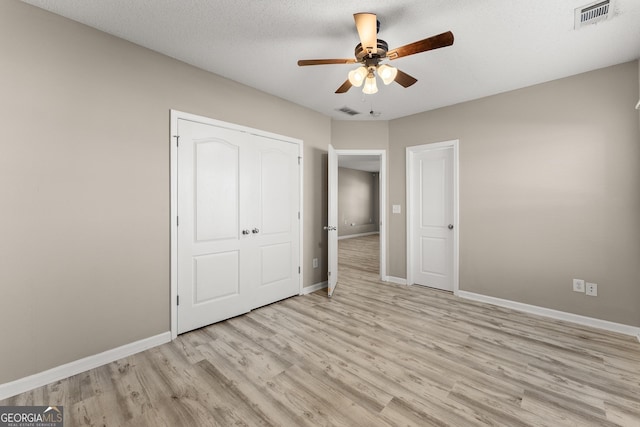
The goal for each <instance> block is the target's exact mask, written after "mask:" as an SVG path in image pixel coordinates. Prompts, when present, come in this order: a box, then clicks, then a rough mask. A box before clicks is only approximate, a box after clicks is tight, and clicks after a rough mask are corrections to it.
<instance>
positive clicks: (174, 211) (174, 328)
mask: <svg viewBox="0 0 640 427" xmlns="http://www.w3.org/2000/svg"><path fill="white" fill-rule="evenodd" d="M179 119H184V120H191V121H194V122H198V123H204V124H209V125H212V126H217V127H221V128H225V129H231V130H236V131H239V132H246V133H249V134H252V135H258V136H262V137H266V138H272V139H277V140H280V141H286V142H290V143H293V144H297V145H298V163H299V165H300V167H299V168H298V174H299V182H300V199H299V200H298V212H300V219H299V221H298V234H299V236H300V237H299V240H300V241H299V243H298V245H299V246H298V247H299V256H300V258H299V264H300V265H299V271H300V273H299V274H298V282H299V290H298V293H299V294H300V295H301V294H302V286H303V277H304V262H303V261H304V244H303V243H304V239H303V230H304V212H303V210H302V209H303V206H304V192H303V190H304V182H303V178H304V162H303V155H302V154H303V152H304V144H303V141H302V140H301V139H297V138H291V137H287V136H283V135H278V134H275V133H271V132H266V131H262V130H259V129H254V128H250V127H247V126H241V125H236V124H233V123H229V122H223V121H221V120H216V119H212V118H209V117H204V116H199V115H196V114H191V113H185V112H183V111H179V110H174V109H171V110H170V129H169V130H170V132H169V147H170V152H169V164H170V172H169V174H170V209H169V211H170V216H169V223H170V230H171V231H170V247H171V250H170V270H171V271H170V293H169V295H170V296H169V307H170V324H171V340H174V339H176V338H177V336H178V304H177V299H178V138H177V136H178V120H179Z"/></svg>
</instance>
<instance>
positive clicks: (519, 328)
mask: <svg viewBox="0 0 640 427" xmlns="http://www.w3.org/2000/svg"><path fill="white" fill-rule="evenodd" d="M375 243H376V236H372V237H365V238H362V239H349V240H342V241H340V250H341V252H342V256H341V257H340V259H341V261H343V262H342V265H341V268H340V283H339V285H338V288H337V289H336V292H335V294H334V297H333V298H332V299H328V298H327V297H326V291H325V292H320V291H319V292H316V293H314V294H311V295H307V296H302V297H294V298H290V299H288V300H285V301H281V302H279V303H276V304H272V305H270V306H267V307H263V308H260V309H257V310H254V311H252V312H251V313H248V314H246V315H243V316H240V317H236V318H234V319H231V320H228V321H225V322H221V323H218V324H215V325H212V326H209V327H206V328H203V329H200V330H197V331H194V332H190V333H188V334H184V335H181V336H180V337H178V339H177V340H175V341H173V342H172V343H169V344H165V345H162V346H160V347H156V348H154V349H151V350H148V351H145V352H143V353H139V354H137V355H134V356H131V357H128V358H126V359H123V360H120V361H118V362H114V363H111V364H109V365H106V366H103V367H100V368H98V369H94V370H91V371H88V372H85V373H82V374H79V375H76V376H74V377H71V378H69V379H66V380H64V381H60V382H57V383H54V384H50V385H48V386H46V387H42V388H40V389H36V390H33V391H31V392H28V393H25V394H22V395H19V396H16V397H14V398H11V399H8V400H6V401H3V402H0V405H8V404H38V405H64V407H65V415H66V419H67V425H71V426H85V425H86V426H105V425H106V426H136V427H138V426H171V427H175V426H209V425H220V426H231V425H247V426H256V425H282V426H305V425H308V426H317V425H333V426H385V425H392V426H406V425H416V426H430V425H434V426H447V425H450V426H475V425H500V426H509V427H514V426H552V427H558V426H614V425H626V426H639V425H640V344H639V343H638V342H637V341H636V340H635V339H633V338H632V337H628V336H623V335H617V334H613V333H608V332H604V331H600V330H596V329H590V328H587V327H582V326H576V325H572V324H568V323H563V322H560V321H554V320H548V319H544V318H539V317H536V316H532V315H527V314H522V313H517V312H513V311H510V310H507V309H502V308H497V307H493V306H489V305H485V304H481V303H476V302H470V301H465V300H461V299H459V298H456V297H454V296H452V295H451V294H448V293H445V292H439V291H434V290H431V289H427V288H422V287H418V286H414V287H406V286H397V285H392V284H387V283H381V282H379V281H378V280H377V278H376V277H377V273H373V274H372V273H371V272H370V271H369V270H368V268H367V267H366V266H367V265H369V264H366V263H372V264H371V265H373V266H374V268H375V269H376V270H377V261H375V262H373V261H371V260H370V259H366V260H365V259H364V258H360V257H361V254H360V253H359V250H357V249H363V248H369V251H371V248H376V244H375ZM354 248H355V249H356V250H354ZM373 252H375V249H374V250H373ZM374 256H375V253H374Z"/></svg>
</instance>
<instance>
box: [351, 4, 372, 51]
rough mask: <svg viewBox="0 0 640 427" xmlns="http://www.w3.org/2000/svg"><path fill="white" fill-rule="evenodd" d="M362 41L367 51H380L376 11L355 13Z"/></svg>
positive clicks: (354, 17) (354, 16)
mask: <svg viewBox="0 0 640 427" xmlns="http://www.w3.org/2000/svg"><path fill="white" fill-rule="evenodd" d="M353 19H355V21H356V29H357V30H358V36H360V43H361V44H362V48H363V49H364V50H365V51H368V52H371V53H378V25H377V22H378V20H377V19H376V15H375V13H356V14H354V15H353Z"/></svg>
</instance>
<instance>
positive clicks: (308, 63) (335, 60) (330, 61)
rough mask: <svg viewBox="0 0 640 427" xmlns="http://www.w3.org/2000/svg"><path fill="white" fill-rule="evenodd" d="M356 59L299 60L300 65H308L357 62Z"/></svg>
mask: <svg viewBox="0 0 640 427" xmlns="http://www.w3.org/2000/svg"><path fill="white" fill-rule="evenodd" d="M355 63H356V60H355V59H301V60H299V61H298V65H299V66H300V67H304V66H306V65H329V64H355Z"/></svg>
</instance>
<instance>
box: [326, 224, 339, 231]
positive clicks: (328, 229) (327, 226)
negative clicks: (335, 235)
mask: <svg viewBox="0 0 640 427" xmlns="http://www.w3.org/2000/svg"><path fill="white" fill-rule="evenodd" d="M324 229H325V230H327V231H335V230H336V227H333V226H331V225H325V226H324Z"/></svg>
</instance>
